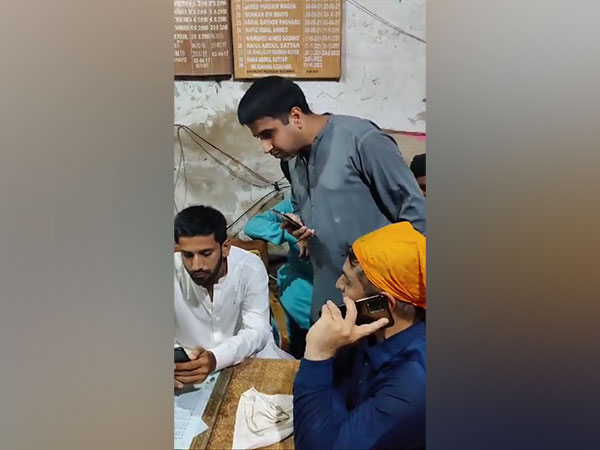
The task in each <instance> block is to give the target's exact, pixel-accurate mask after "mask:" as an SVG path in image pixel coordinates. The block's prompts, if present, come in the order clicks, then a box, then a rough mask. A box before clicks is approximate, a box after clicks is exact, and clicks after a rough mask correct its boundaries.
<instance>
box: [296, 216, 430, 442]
mask: <svg viewBox="0 0 600 450" xmlns="http://www.w3.org/2000/svg"><path fill="white" fill-rule="evenodd" d="M425 279H426V277H425V237H424V236H423V235H422V234H420V233H419V232H417V231H416V230H415V229H414V228H413V227H412V225H411V224H410V223H409V222H400V223H395V224H391V225H388V226H386V227H384V228H381V229H379V230H377V231H374V232H372V233H369V234H367V235H365V236H363V237H361V238H359V239H358V240H357V241H356V242H354V244H353V245H352V249H351V250H350V252H349V254H348V257H347V258H346V262H345V263H344V267H343V273H342V275H341V276H340V278H339V279H338V281H337V284H336V287H337V288H338V289H339V290H340V291H341V292H342V294H343V295H344V304H345V306H346V310H347V312H346V315H345V317H344V316H343V315H342V312H341V311H340V309H339V308H338V306H336V305H335V304H334V303H333V302H331V301H328V302H327V303H326V304H325V305H323V308H322V310H321V317H320V319H319V320H318V321H317V322H316V323H315V324H314V325H313V326H312V328H311V329H310V330H309V332H308V335H307V338H306V352H305V354H304V359H303V360H302V362H301V364H300V370H299V372H298V375H297V376H296V380H295V381H294V436H295V444H296V445H295V446H296V448H297V449H299V450H300V449H304V448H320V449H332V448H335V449H342V448H364V449H367V448H369V449H370V448H394V449H398V450H402V449H406V450H408V449H411V450H416V449H421V448H423V449H424V448H425V309H426V304H425ZM374 294H382V295H384V296H385V298H386V299H387V304H388V306H389V309H390V311H391V317H392V318H393V322H392V323H391V324H390V323H388V320H387V319H385V318H384V319H379V320H377V321H375V322H371V323H368V324H364V325H356V323H355V321H356V314H357V313H356V306H355V304H354V302H355V301H356V300H359V299H361V298H364V297H367V296H371V295H374Z"/></svg>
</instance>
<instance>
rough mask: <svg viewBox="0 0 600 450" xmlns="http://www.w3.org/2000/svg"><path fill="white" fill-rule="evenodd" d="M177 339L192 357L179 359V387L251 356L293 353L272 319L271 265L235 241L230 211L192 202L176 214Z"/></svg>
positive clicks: (277, 355) (271, 356)
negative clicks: (283, 345) (276, 334)
mask: <svg viewBox="0 0 600 450" xmlns="http://www.w3.org/2000/svg"><path fill="white" fill-rule="evenodd" d="M175 243H176V244H177V245H178V246H179V248H180V250H181V252H178V253H175V342H176V345H181V346H182V347H184V348H185V349H186V350H188V351H187V353H188V356H189V357H190V359H191V361H190V362H186V363H177V364H175V387H176V388H180V387H183V385H184V384H188V383H193V384H195V383H201V382H202V381H204V379H205V378H206V377H207V376H208V375H209V374H210V373H211V372H213V371H215V370H220V369H222V368H224V367H228V366H231V365H234V364H237V363H239V362H241V361H242V360H243V359H245V358H247V357H249V356H254V355H255V356H260V357H263V358H290V356H289V355H287V353H285V352H284V351H283V350H281V349H279V348H278V347H277V346H276V345H275V341H274V340H273V335H272V334H271V326H270V323H269V288H268V277H267V271H266V269H265V266H264V264H263V262H262V261H261V260H260V258H258V257H256V255H253V254H252V253H250V252H247V251H245V250H242V249H240V248H237V247H232V246H231V243H230V241H229V240H228V239H227V226H226V221H225V217H223V214H221V213H220V212H219V211H217V210H216V209H213V208H211V207H209V206H192V207H189V208H186V209H184V210H183V211H181V212H180V213H179V214H177V217H175Z"/></svg>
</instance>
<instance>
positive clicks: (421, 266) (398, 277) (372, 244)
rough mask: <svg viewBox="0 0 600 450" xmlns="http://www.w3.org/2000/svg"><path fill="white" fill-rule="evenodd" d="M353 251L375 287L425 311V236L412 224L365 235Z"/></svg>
mask: <svg viewBox="0 0 600 450" xmlns="http://www.w3.org/2000/svg"><path fill="white" fill-rule="evenodd" d="M352 250H353V251H354V254H355V255H356V259H358V262H359V263H360V266H361V267H362V269H363V271H364V273H365V275H366V276H367V278H368V279H369V281H370V282H371V283H372V284H373V285H374V286H375V287H377V288H378V289H380V290H382V291H385V292H388V293H389V294H391V295H393V296H394V297H395V298H397V299H398V300H402V301H405V302H408V303H412V304H413V305H415V306H420V307H422V308H425V236H423V235H422V234H421V233H419V232H418V231H416V230H415V229H414V228H413V227H412V225H411V224H410V222H399V223H393V224H391V225H387V226H385V227H383V228H381V229H379V230H376V231H373V232H372V233H369V234H366V235H364V236H363V237H361V238H359V239H357V240H356V242H354V244H353V245H352Z"/></svg>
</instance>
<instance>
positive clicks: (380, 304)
mask: <svg viewBox="0 0 600 450" xmlns="http://www.w3.org/2000/svg"><path fill="white" fill-rule="evenodd" d="M354 303H355V305H356V322H355V323H356V325H364V324H366V323H372V322H376V321H378V320H379V319H383V318H386V319H387V320H388V323H387V325H385V326H384V328H387V327H391V326H392V325H394V317H393V316H392V311H391V310H390V305H389V304H388V302H387V299H386V297H385V296H384V295H382V294H377V295H372V296H370V297H365V298H361V299H359V300H356V302H354ZM336 306H337V307H338V308H339V309H340V312H341V313H342V317H344V318H345V317H346V310H347V308H346V305H344V304H342V305H336ZM320 315H321V313H320V312H319V316H320Z"/></svg>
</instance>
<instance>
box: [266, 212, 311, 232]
mask: <svg viewBox="0 0 600 450" xmlns="http://www.w3.org/2000/svg"><path fill="white" fill-rule="evenodd" d="M273 212H274V213H275V215H276V216H277V217H279V218H280V219H281V220H282V222H283V223H284V224H285V226H286V228H290V229H292V230H293V231H296V230H299V229H300V228H302V227H303V226H304V225H302V224H301V223H299V222H297V221H295V220H294V219H292V218H291V217H288V215H287V214H283V213H281V212H279V211H277V210H276V209H274V210H273Z"/></svg>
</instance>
